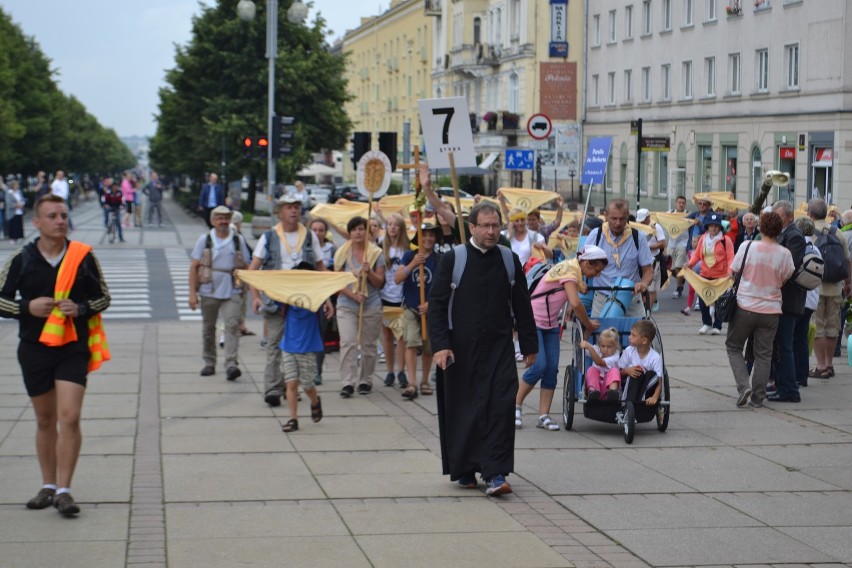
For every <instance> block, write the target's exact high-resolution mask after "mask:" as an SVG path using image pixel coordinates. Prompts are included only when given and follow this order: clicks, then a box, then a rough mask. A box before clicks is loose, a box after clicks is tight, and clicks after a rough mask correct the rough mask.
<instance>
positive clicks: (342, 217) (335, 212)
mask: <svg viewBox="0 0 852 568" xmlns="http://www.w3.org/2000/svg"><path fill="white" fill-rule="evenodd" d="M369 207H370V205H369V204H368V203H362V202H360V201H349V200H347V199H338V200H337V203H320V204H318V205H315V206H314V208H313V209H311V211H310V213H311V217H314V218H318V219H322V220H324V221H326V222H328V223H331V224H332V225H334V226H335V227H337V228H338V229H339V230H340V232H342V233H343V234H344V235H345V234H346V233H347V231H346V224H347V223H349V220H350V219H352V218H353V217H364V218H366V217H367V215H369Z"/></svg>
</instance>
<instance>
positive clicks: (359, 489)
mask: <svg viewBox="0 0 852 568" xmlns="http://www.w3.org/2000/svg"><path fill="white" fill-rule="evenodd" d="M316 479H317V482H318V483H319V484H320V485H321V486H322V489H323V491H324V492H325V494H326V495H328V497H329V498H331V499H367V498H371V497H382V498H392V499H395V498H406V497H465V496H468V495H470V490H467V489H461V488H459V487H458V485H456V484H455V483H450V480H449V477H444V476H442V475H440V470H436V471H431V472H424V473H393V474H389V473H387V474H377V473H370V474H343V475H341V474H334V475H317V476H316Z"/></svg>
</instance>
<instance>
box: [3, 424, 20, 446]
mask: <svg viewBox="0 0 852 568" xmlns="http://www.w3.org/2000/svg"><path fill="white" fill-rule="evenodd" d="M16 424H17V422H15V421H14V420H0V441H2V440H5V438H6V437H7V436H9V435H11V433H12V431H13V430H14V429H15V425H16ZM0 443H2V442H0Z"/></svg>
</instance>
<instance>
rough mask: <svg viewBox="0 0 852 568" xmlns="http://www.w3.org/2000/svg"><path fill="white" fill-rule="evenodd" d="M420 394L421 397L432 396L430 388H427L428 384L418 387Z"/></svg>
mask: <svg viewBox="0 0 852 568" xmlns="http://www.w3.org/2000/svg"><path fill="white" fill-rule="evenodd" d="M420 394H422V395H423V396H429V395H430V394H432V387H431V386H429V384H428V383H425V384H422V385H420Z"/></svg>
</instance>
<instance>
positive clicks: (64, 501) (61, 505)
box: [53, 493, 80, 517]
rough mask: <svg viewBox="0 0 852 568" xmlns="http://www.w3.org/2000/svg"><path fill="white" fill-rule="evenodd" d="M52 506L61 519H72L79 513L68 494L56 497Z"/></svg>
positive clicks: (78, 508)
mask: <svg viewBox="0 0 852 568" xmlns="http://www.w3.org/2000/svg"><path fill="white" fill-rule="evenodd" d="M53 506H54V507H56V510H57V511H59V514H60V515H62V516H63V517H73V516H74V515H76V514H77V513H79V512H80V507H78V506H77V504H76V503H75V502H74V498H73V497H71V494H70V493H62V494H60V495H57V496H56V499H55V500H54V502H53Z"/></svg>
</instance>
